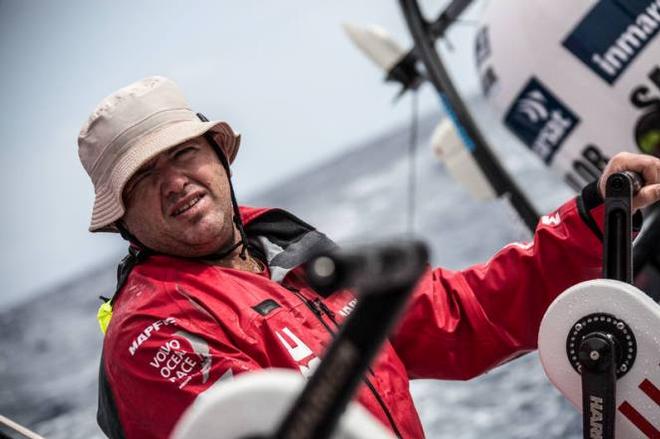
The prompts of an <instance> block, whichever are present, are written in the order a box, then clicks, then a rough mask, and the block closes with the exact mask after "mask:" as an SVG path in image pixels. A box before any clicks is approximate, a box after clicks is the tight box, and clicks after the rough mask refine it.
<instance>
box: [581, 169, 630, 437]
mask: <svg viewBox="0 0 660 439" xmlns="http://www.w3.org/2000/svg"><path fill="white" fill-rule="evenodd" d="M642 186H643V181H642V179H641V177H640V176H639V175H638V174H636V173H632V172H621V173H616V174H613V175H611V176H610V177H609V178H608V179H607V182H606V186H605V233H604V240H603V277H604V278H605V279H614V280H619V281H622V282H627V283H632V279H633V265H632V199H633V195H634V194H635V193H637V192H638V191H639V189H640V188H641V187H642ZM601 317H602V316H601ZM606 319H607V317H605V321H609V320H606ZM598 320H601V321H602V319H601V318H600V317H598V318H593V319H588V321H589V322H591V321H598ZM621 324H622V323H621ZM576 326H577V325H576ZM587 332H588V333H587V335H586V336H585V337H584V338H583V339H582V340H581V342H580V344H579V346H578V359H579V367H580V373H581V377H582V426H583V437H584V438H585V439H592V438H603V439H614V424H615V417H616V380H617V372H619V373H620V376H622V375H623V374H625V371H626V369H625V368H622V367H621V368H619V369H618V370H617V360H618V354H617V349H618V345H619V344H620V341H619V340H617V333H616V331H614V330H607V329H606V328H604V327H602V326H601V327H599V328H597V329H596V328H594V331H593V332H590V331H587Z"/></svg>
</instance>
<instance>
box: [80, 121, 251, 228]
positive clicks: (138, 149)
mask: <svg viewBox="0 0 660 439" xmlns="http://www.w3.org/2000/svg"><path fill="white" fill-rule="evenodd" d="M206 132H211V133H212V135H213V137H214V139H215V140H216V142H217V143H218V145H220V147H221V148H222V150H223V152H224V153H225V155H226V157H227V160H228V162H229V163H232V162H233V161H234V159H235V158H236V154H237V153H238V148H239V145H240V139H241V136H240V134H238V133H236V132H234V130H233V129H232V128H231V127H230V126H229V125H228V124H227V123H226V122H222V121H210V122H202V121H197V120H188V121H181V122H176V123H172V124H169V125H167V126H165V127H163V128H161V129H158V130H156V131H154V132H153V133H150V134H148V135H146V136H144V137H143V138H140V139H138V140H137V141H136V142H135V144H134V145H131V147H130V148H128V149H127V151H126V153H125V154H123V155H122V156H121V157H119V159H118V160H117V161H116V162H115V165H114V166H113V167H112V171H111V172H110V175H109V176H108V177H107V178H106V179H105V181H102V182H99V184H98V185H97V190H96V194H95V200H94V208H93V209H92V221H91V224H90V226H89V231H90V232H117V231H118V230H117V228H116V227H115V226H114V223H115V221H117V220H118V219H120V218H121V217H122V216H123V215H124V213H125V211H126V210H125V206H124V201H123V197H122V192H123V190H124V186H125V185H126V183H127V182H128V180H129V179H130V178H131V177H132V176H133V174H134V173H135V172H136V171H137V170H138V169H140V168H141V167H142V166H143V165H144V164H145V163H147V162H148V161H149V160H151V159H153V158H154V157H156V156H157V155H158V154H160V153H161V152H163V151H166V150H168V149H170V148H172V147H174V146H176V145H178V144H180V143H182V142H185V141H187V140H190V139H193V138H195V137H198V136H201V135H202V134H204V133H206Z"/></svg>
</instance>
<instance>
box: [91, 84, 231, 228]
mask: <svg viewBox="0 0 660 439" xmlns="http://www.w3.org/2000/svg"><path fill="white" fill-rule="evenodd" d="M207 131H208V132H211V134H212V135H213V137H214V139H215V140H216V142H217V143H218V145H220V147H221V148H222V149H223V151H224V152H225V155H226V156H227V160H228V161H229V163H231V162H233V161H234V158H235V157H236V153H237V152H238V147H239V145H240V140H241V138H240V134H238V133H236V132H234V130H233V129H232V128H231V127H230V126H229V125H228V124H227V123H226V122H222V121H211V122H202V121H201V120H200V119H199V118H198V117H197V115H196V113H195V112H193V111H192V110H191V109H190V107H189V105H188V103H187V102H186V99H185V97H184V96H183V93H181V90H179V88H178V87H177V85H176V84H175V83H174V82H173V81H172V80H170V79H167V78H164V77H162V76H152V77H149V78H145V79H142V80H141V81H138V82H135V83H133V84H131V85H129V86H127V87H124V88H122V89H120V90H118V91H116V92H115V93H113V94H111V95H110V96H108V97H106V98H105V99H103V100H102V101H101V103H100V104H99V105H98V106H97V107H96V109H95V110H94V111H93V112H92V115H91V116H90V117H89V120H88V121H87V123H85V125H84V126H83V127H82V129H81V130H80V135H79V136H78V155H79V157H80V161H81V162H82V165H83V167H84V168H85V171H87V174H89V177H90V178H91V180H92V183H93V184H94V192H95V197H96V198H95V200H94V208H93V209H92V221H91V225H90V226H89V230H90V232H116V231H117V229H116V228H115V226H114V222H115V221H117V220H118V219H119V218H121V217H122V216H123V215H124V212H125V208H124V202H123V200H122V191H123V189H124V185H125V184H126V183H127V182H128V180H129V179H130V178H131V176H132V175H133V174H134V173H135V171H137V170H138V169H139V168H140V167H141V166H142V165H144V164H145V163H146V162H148V161H149V160H151V159H152V158H153V157H155V156H156V155H158V154H160V153H161V152H163V151H165V150H167V149H169V148H171V147H173V146H176V145H178V144H179V143H181V142H185V141H186V140H190V139H192V138H194V137H197V136H200V135H202V134H204V133H206V132H207Z"/></svg>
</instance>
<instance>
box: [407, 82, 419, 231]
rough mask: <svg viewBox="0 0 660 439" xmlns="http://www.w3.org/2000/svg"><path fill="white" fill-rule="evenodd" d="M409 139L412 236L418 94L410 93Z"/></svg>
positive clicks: (409, 205)
mask: <svg viewBox="0 0 660 439" xmlns="http://www.w3.org/2000/svg"><path fill="white" fill-rule="evenodd" d="M411 103H412V106H411V112H412V115H411V120H410V137H409V143H408V195H407V197H408V208H407V223H408V227H407V231H408V235H410V236H412V235H413V234H414V233H415V213H416V211H415V210H416V194H417V137H418V132H419V99H418V92H417V91H416V90H415V91H413V92H412V93H411Z"/></svg>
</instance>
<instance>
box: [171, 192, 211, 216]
mask: <svg viewBox="0 0 660 439" xmlns="http://www.w3.org/2000/svg"><path fill="white" fill-rule="evenodd" d="M202 198H204V194H196V195H193V196H192V197H186V198H185V199H183V200H181V201H180V202H178V203H177V204H176V205H175V206H174V209H173V211H172V213H171V215H172V216H173V217H177V216H179V215H181V214H182V213H184V212H186V211H187V210H190V209H191V208H192V207H193V206H195V205H196V204H197V203H199V200H201V199H202Z"/></svg>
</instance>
